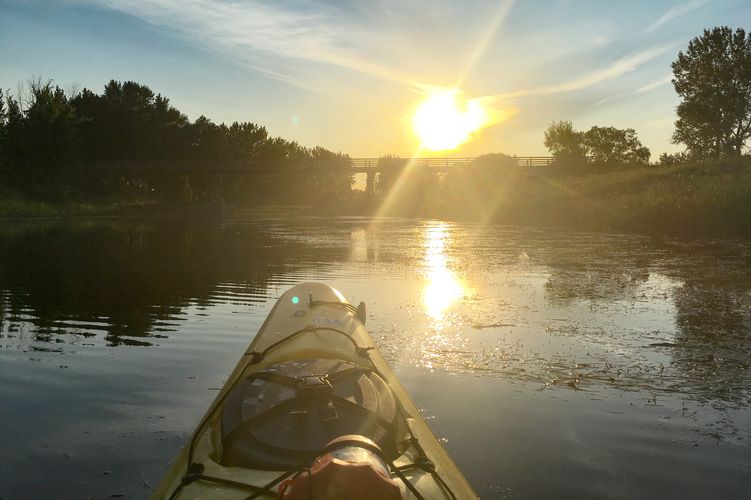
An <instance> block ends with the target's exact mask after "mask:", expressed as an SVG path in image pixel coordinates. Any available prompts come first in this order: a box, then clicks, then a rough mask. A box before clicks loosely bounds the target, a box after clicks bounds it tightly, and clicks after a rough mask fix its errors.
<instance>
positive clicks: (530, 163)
mask: <svg viewBox="0 0 751 500" xmlns="http://www.w3.org/2000/svg"><path fill="white" fill-rule="evenodd" d="M512 158H515V159H516V164H517V165H519V166H520V167H546V166H549V165H550V164H552V163H553V157H552V156H513V157H512ZM398 160H401V161H403V162H404V163H405V164H406V163H410V164H411V165H415V166H418V167H427V168H438V169H446V168H452V167H465V166H470V165H472V164H474V162H475V160H476V158H474V157H460V158H400V159H398ZM381 161H382V160H381V159H380V158H350V160H349V166H350V167H352V168H355V169H358V170H366V169H371V168H372V169H374V170H377V169H378V168H379V167H380V166H381ZM385 161H396V160H390V159H385Z"/></svg>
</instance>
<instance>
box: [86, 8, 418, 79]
mask: <svg viewBox="0 0 751 500" xmlns="http://www.w3.org/2000/svg"><path fill="white" fill-rule="evenodd" d="M83 1H84V2H86V3H89V4H94V5H98V6H102V7H106V8H109V9H113V10H117V11H120V12H124V13H126V14H129V15H131V16H134V17H136V18H139V19H141V20H143V21H145V22H147V23H150V24H152V25H155V26H158V27H161V28H164V29H165V30H167V31H168V32H170V33H172V34H174V35H177V36H179V37H183V38H186V39H189V40H191V41H193V42H195V43H197V44H200V45H202V46H206V47H209V48H211V49H213V50H215V51H217V52H219V53H221V54H223V55H224V56H226V57H229V58H231V59H233V60H235V61H237V62H240V63H242V64H244V65H246V66H248V67H250V68H251V69H253V70H255V71H259V72H261V73H263V74H265V75H267V76H269V77H271V78H275V79H277V80H281V81H284V82H287V83H291V84H294V85H297V86H301V87H308V88H309V87H310V85H309V84H308V83H306V82H305V81H303V80H302V79H301V78H298V77H297V76H295V75H294V74H289V71H286V72H285V71H284V69H279V68H277V67H274V66H275V65H276V66H278V65H279V58H280V57H281V58H286V59H293V60H298V61H308V62H314V63H322V64H329V65H333V66H338V67H342V68H346V69H349V70H352V71H356V72H359V73H363V74H366V75H370V76H373V77H375V78H379V79H382V80H388V81H394V82H400V83H410V82H413V81H416V80H417V78H416V77H415V76H413V75H410V74H408V73H407V72H405V71H402V70H399V69H397V68H393V67H391V66H388V65H385V64H381V63H379V62H377V61H372V60H368V59H367V58H364V57H363V53H362V52H363V51H361V50H360V51H358V50H357V48H358V45H367V43H368V39H367V35H366V34H364V33H358V30H356V29H355V28H354V27H352V26H347V24H346V20H345V19H344V16H343V15H342V12H340V11H337V10H336V9H335V8H333V7H327V6H324V5H321V4H308V5H307V9H305V8H299V7H298V8H296V9H291V8H285V7H284V4H282V3H270V2H261V1H260V0H250V1H246V2H225V1H219V0H83ZM264 62H265V63H266V64H264ZM293 73H294V71H293Z"/></svg>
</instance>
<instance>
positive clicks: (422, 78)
mask: <svg viewBox="0 0 751 500" xmlns="http://www.w3.org/2000/svg"><path fill="white" fill-rule="evenodd" d="M719 25H729V26H731V27H733V28H735V27H743V26H751V8H749V3H748V0H714V1H712V0H690V1H684V2H671V1H656V0H652V1H619V2H614V1H613V2H603V1H576V0H569V1H564V0H549V1H516V2H511V1H494V2H481V1H476V2H465V1H461V0H438V1H428V0H418V1H414V2H400V1H385V0H371V1H369V2H350V1H344V0H338V1H328V2H321V1H315V0H305V1H297V0H295V1H291V0H281V1H273V2H271V1H269V2H261V1H257V0H249V1H243V0H232V1H227V0H57V1H55V0H47V1H43V0H0V86H2V87H3V88H10V89H11V90H14V89H16V88H17V86H18V83H19V82H20V81H25V80H27V79H29V78H30V77H32V76H38V77H43V78H52V79H54V81H55V82H56V83H57V84H59V85H61V86H62V87H70V86H73V85H77V86H79V87H88V88H91V89H93V90H96V91H101V89H102V88H103V86H104V84H105V83H106V82H107V81H108V80H110V79H112V78H114V79H118V80H125V79H128V80H135V81H138V82H140V83H144V84H147V85H149V86H150V87H151V88H152V89H153V90H155V91H156V92H160V93H162V94H164V95H166V96H168V97H169V98H170V99H171V101H172V103H173V104H174V105H175V106H176V107H178V108H179V109H180V110H182V111H183V112H185V113H187V114H188V116H189V117H190V118H191V119H195V118H197V117H198V116H200V115H202V114H203V115H206V116H208V117H209V118H211V119H213V120H214V121H216V122H221V121H225V122H230V121H234V120H242V121H245V120H247V121H253V122H256V123H259V124H262V125H265V126H266V127H267V128H268V129H269V131H270V132H271V133H272V134H274V135H280V136H282V137H285V138H288V139H292V140H297V141H299V142H300V143H302V144H304V145H308V146H313V145H321V146H324V147H327V148H329V149H333V150H340V151H343V152H346V153H349V154H350V155H352V156H378V155H381V154H384V153H388V152H391V153H397V154H401V155H403V156H409V155H410V154H412V152H413V151H414V149H415V147H416V138H415V137H414V135H413V134H412V133H411V131H410V116H411V113H412V112H413V111H414V109H415V108H416V106H417V105H418V104H419V103H420V101H421V99H423V92H424V90H425V89H426V88H429V87H432V86H439V87H453V86H455V85H457V84H459V87H460V88H461V89H462V91H463V92H464V93H465V95H466V96H467V97H468V98H482V99H483V100H484V102H487V103H489V105H491V106H496V107H498V108H500V109H514V110H515V114H514V115H513V116H512V117H511V118H509V119H507V120H505V121H503V122H501V123H498V124H496V125H494V126H491V127H488V128H485V129H483V130H482V131H481V132H479V133H478V134H477V136H476V137H475V138H474V139H473V140H472V141H470V142H468V143H466V144H464V145H463V146H461V147H460V149H458V150H457V151H455V152H454V153H452V154H454V155H460V156H463V155H467V156H471V155H476V154H482V153H487V152H505V153H509V154H517V155H522V156H524V155H537V154H546V150H545V148H544V145H543V131H544V129H545V127H546V126H547V125H548V124H550V122H552V121H553V120H564V119H565V120H571V121H573V123H574V126H575V127H577V128H579V129H587V128H589V127H591V126H592V125H602V126H606V125H609V126H615V127H620V128H625V127H632V128H635V129H636V130H637V132H638V134H639V137H640V138H641V140H642V142H643V143H644V144H645V145H647V146H648V147H649V148H650V149H651V150H652V152H653V158H656V156H657V155H658V154H659V153H661V152H664V151H677V150H680V149H681V148H680V146H677V145H673V144H671V143H670V135H671V133H672V130H673V121H674V118H675V106H676V105H677V104H678V98H677V96H676V95H675V92H674V91H673V89H672V85H671V84H670V83H669V76H670V63H671V62H672V61H673V60H674V59H675V57H676V55H677V53H678V51H679V50H681V49H683V48H685V47H686V46H687V44H688V42H689V40H690V39H691V38H693V37H695V36H698V35H700V34H701V32H702V30H703V29H704V28H711V27H714V26H719Z"/></svg>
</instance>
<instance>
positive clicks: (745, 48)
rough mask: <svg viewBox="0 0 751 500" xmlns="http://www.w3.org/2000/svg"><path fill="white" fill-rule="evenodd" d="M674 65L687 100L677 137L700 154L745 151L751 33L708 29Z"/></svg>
mask: <svg viewBox="0 0 751 500" xmlns="http://www.w3.org/2000/svg"><path fill="white" fill-rule="evenodd" d="M672 68H673V75H674V77H675V78H674V80H673V86H674V87H675V91H676V92H677V93H678V95H679V96H680V97H681V99H682V102H681V103H680V104H679V105H678V108H677V113H678V121H677V122H676V124H675V133H674V134H673V141H674V142H676V143H683V144H685V145H686V146H687V148H688V152H689V154H690V155H691V156H693V157H695V158H720V157H725V156H737V155H740V154H742V152H743V148H744V147H745V146H746V144H747V141H748V139H749V137H751V33H749V35H748V36H747V35H746V33H745V31H744V30H743V29H742V28H738V29H736V30H735V32H733V30H732V29H730V28H729V27H727V26H723V27H717V28H713V29H712V30H704V33H703V34H702V36H700V37H697V38H694V39H693V40H691V42H689V45H688V49H687V50H686V51H685V52H683V51H681V52H679V53H678V58H677V59H676V60H675V61H674V62H673V64H672Z"/></svg>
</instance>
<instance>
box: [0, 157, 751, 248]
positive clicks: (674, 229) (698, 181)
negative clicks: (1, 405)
mask: <svg viewBox="0 0 751 500" xmlns="http://www.w3.org/2000/svg"><path fill="white" fill-rule="evenodd" d="M402 177H403V180H402V181H400V182H399V183H397V187H396V188H395V191H394V192H393V193H392V195H390V196H385V195H384V196H380V197H377V198H368V197H367V196H366V195H365V193H363V192H360V191H354V192H352V193H351V194H350V195H349V196H346V197H339V198H336V199H334V198H326V199H323V200H321V202H320V203H317V204H315V205H314V206H312V207H303V208H301V207H297V208H296V209H295V208H294V207H289V208H290V209H291V210H298V211H300V212H301V213H305V214H317V215H365V216H367V215H376V214H378V215H386V216H407V217H432V218H443V219H450V220H460V221H468V222H479V223H487V224H512V225H528V226H559V227H571V228H576V229H583V230H595V231H598V230H600V231H633V232H639V233H649V234H685V235H690V236H698V237H714V236H742V237H749V236H751V158H749V157H744V158H740V159H736V160H732V161H730V160H725V161H722V160H718V161H713V162H701V163H693V164H686V165H675V166H669V167H668V166H666V167H656V166H651V167H640V168H628V169H626V168H624V169H604V168H598V167H594V166H587V167H582V168H573V169H572V168H568V169H563V168H555V167H531V168H523V167H513V168H512V167H505V168H503V167H493V168H479V167H474V168H473V167H468V168H466V169H464V170H460V169H457V171H455V172H451V173H449V174H442V176H441V177H435V176H430V175H425V172H424V171H415V172H409V171H407V172H404V174H403V175H402ZM268 201H269V200H266V202H268ZM266 202H263V203H262V202H261V201H260V200H248V204H247V206H248V207H251V208H254V209H258V208H262V207H265V206H269V205H275V206H279V205H283V204H282V203H280V202H279V201H275V202H274V203H266ZM214 208H215V207H214ZM211 210H212V207H203V208H201V207H197V206H182V207H181V206H169V207H167V206H163V205H158V204H156V203H155V202H150V203H143V202H99V203H76V202H69V203H63V204H55V203H48V202H42V201H36V200H33V199H29V198H24V197H22V196H20V195H17V194H13V193H9V192H1V193H0V217H6V218H7V217H60V216H67V217H75V216H93V215H108V216H118V215H131V216H133V215H134V216H195V215H201V214H204V213H208V212H211Z"/></svg>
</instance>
